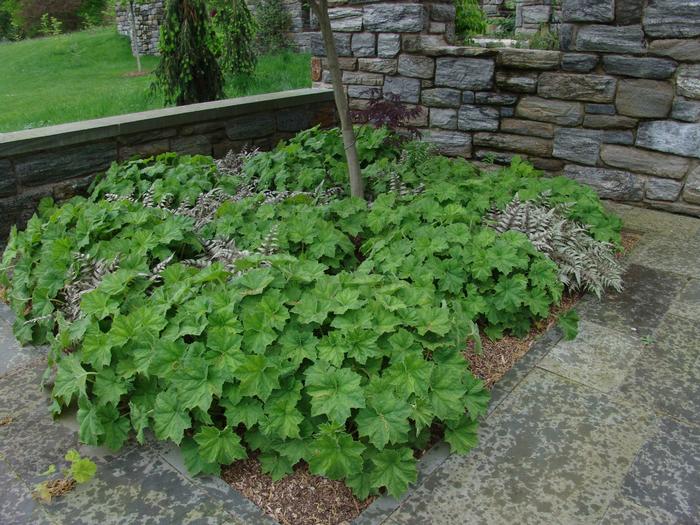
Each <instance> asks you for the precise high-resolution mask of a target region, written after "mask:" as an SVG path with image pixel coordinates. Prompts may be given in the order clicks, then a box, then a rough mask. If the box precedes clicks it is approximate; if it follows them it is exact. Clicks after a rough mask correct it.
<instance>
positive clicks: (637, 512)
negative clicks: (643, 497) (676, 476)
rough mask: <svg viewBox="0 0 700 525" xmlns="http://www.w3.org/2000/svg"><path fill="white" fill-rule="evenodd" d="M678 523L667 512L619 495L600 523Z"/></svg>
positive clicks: (661, 524)
mask: <svg viewBox="0 0 700 525" xmlns="http://www.w3.org/2000/svg"><path fill="white" fill-rule="evenodd" d="M621 524H625V525H676V524H677V520H676V519H675V518H674V517H673V516H671V515H670V514H667V513H666V512H663V511H659V510H655V509H649V508H646V507H642V506H641V505H637V504H636V503H634V502H632V501H630V500H628V499H626V498H624V497H623V496H621V495H618V496H617V497H616V498H615V499H614V500H613V502H612V503H611V504H610V506H609V507H608V510H606V511H605V516H603V519H602V520H601V521H600V525H621Z"/></svg>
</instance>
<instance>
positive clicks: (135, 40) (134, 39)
mask: <svg viewBox="0 0 700 525" xmlns="http://www.w3.org/2000/svg"><path fill="white" fill-rule="evenodd" d="M129 27H130V28H131V45H132V47H133V50H134V56H135V57H136V69H138V72H139V73H141V50H140V49H139V37H138V35H137V34H136V13H135V11H134V2H133V0H131V1H130V2H129Z"/></svg>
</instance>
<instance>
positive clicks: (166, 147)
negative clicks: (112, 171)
mask: <svg viewBox="0 0 700 525" xmlns="http://www.w3.org/2000/svg"><path fill="white" fill-rule="evenodd" d="M170 149H171V148H170V141H169V140H168V139H160V140H154V141H152V142H143V143H141V144H134V145H131V146H126V145H124V146H120V147H119V160H120V161H124V160H128V159H131V158H134V157H138V158H144V157H153V156H155V155H160V154H161V153H165V152H167V151H170Z"/></svg>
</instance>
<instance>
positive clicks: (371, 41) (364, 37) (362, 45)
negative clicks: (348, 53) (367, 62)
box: [351, 33, 377, 57]
mask: <svg viewBox="0 0 700 525" xmlns="http://www.w3.org/2000/svg"><path fill="white" fill-rule="evenodd" d="M351 47H352V54H353V55H355V56H356V57H373V56H375V55H376V53H377V51H376V36H375V35H374V34H373V33H353V35H352V44H351Z"/></svg>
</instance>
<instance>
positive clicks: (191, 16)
mask: <svg viewBox="0 0 700 525" xmlns="http://www.w3.org/2000/svg"><path fill="white" fill-rule="evenodd" d="M215 45H216V44H215V35H214V31H213V29H212V27H211V22H210V20H209V14H208V13H207V8H206V6H205V4H204V2H203V0H168V1H167V3H166V7H165V19H164V21H163V25H162V26H161V28H160V44H159V50H160V53H161V58H160V62H159V63H158V68H157V69H156V71H155V75H156V80H155V82H154V84H153V86H152V88H153V89H154V90H160V91H161V92H162V93H163V96H164V98H165V102H166V104H176V105H178V106H182V105H185V104H194V103H196V102H208V101H211V100H217V99H220V98H223V95H224V91H223V86H224V81H223V76H222V74H221V69H220V67H219V64H218V63H217V61H216V56H215V54H214V47H215Z"/></svg>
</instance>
